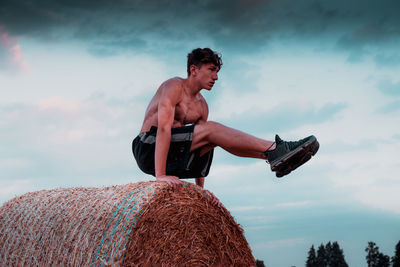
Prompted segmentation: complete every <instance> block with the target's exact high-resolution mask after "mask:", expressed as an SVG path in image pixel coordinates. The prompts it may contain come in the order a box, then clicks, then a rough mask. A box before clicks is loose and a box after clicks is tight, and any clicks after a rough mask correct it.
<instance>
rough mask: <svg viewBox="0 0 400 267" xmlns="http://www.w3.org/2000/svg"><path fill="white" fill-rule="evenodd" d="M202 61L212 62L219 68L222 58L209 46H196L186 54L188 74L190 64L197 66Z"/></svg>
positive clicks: (200, 64)
mask: <svg viewBox="0 0 400 267" xmlns="http://www.w3.org/2000/svg"><path fill="white" fill-rule="evenodd" d="M204 63H213V64H214V65H215V66H217V67H218V68H219V69H221V66H222V59H221V56H220V54H218V53H217V52H214V51H212V50H211V49H210V48H196V49H194V50H193V51H192V52H191V53H189V54H188V61H187V73H188V76H190V66H192V65H195V66H196V67H198V68H201V66H202V65H203V64H204Z"/></svg>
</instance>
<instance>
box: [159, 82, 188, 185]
mask: <svg viewBox="0 0 400 267" xmlns="http://www.w3.org/2000/svg"><path fill="white" fill-rule="evenodd" d="M161 86H162V88H161V90H162V92H161V97H160V101H159V104H158V112H157V113H158V114H157V115H158V125H157V127H158V128H157V137H156V148H155V155H154V157H155V159H154V160H155V172H156V173H155V174H156V179H157V180H160V181H167V182H168V183H169V184H170V185H172V186H173V185H177V184H180V183H181V181H180V180H179V178H178V177H176V176H167V175H166V166H167V156H168V150H169V146H170V142H171V127H172V124H173V122H174V117H175V106H176V105H177V103H179V101H180V97H181V92H182V91H181V87H180V84H179V83H178V82H177V81H174V80H169V81H167V82H165V83H164V84H163V85H161Z"/></svg>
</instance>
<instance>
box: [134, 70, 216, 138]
mask: <svg viewBox="0 0 400 267" xmlns="http://www.w3.org/2000/svg"><path fill="white" fill-rule="evenodd" d="M171 84H172V86H173V88H172V90H176V92H177V93H178V94H179V101H178V103H177V104H176V105H175V114H174V122H173V124H172V127H173V128H175V127H181V126H184V125H186V124H191V123H194V124H197V123H202V122H203V121H206V120H207V116H208V106H207V103H206V101H205V99H204V98H203V96H202V95H201V94H200V92H199V93H197V94H196V95H195V96H192V95H190V94H188V93H187V91H186V90H185V80H184V79H182V78H178V77H176V78H172V79H170V80H168V81H166V82H164V83H163V84H162V85H161V86H160V87H159V88H158V90H157V92H156V94H155V95H154V96H153V98H152V99H151V101H150V104H149V105H148V107H147V109H146V113H145V117H144V121H143V125H142V129H141V130H140V132H141V133H143V132H147V131H149V130H150V128H151V126H156V127H157V126H158V106H159V103H160V101H161V100H162V94H163V90H166V89H167V88H166V87H167V86H171ZM170 90H171V88H170Z"/></svg>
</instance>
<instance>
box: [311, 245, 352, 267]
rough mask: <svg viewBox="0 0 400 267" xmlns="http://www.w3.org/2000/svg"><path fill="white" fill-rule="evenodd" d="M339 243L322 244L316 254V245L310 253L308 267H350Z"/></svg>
mask: <svg viewBox="0 0 400 267" xmlns="http://www.w3.org/2000/svg"><path fill="white" fill-rule="evenodd" d="M348 266H349V265H348V264H347V263H346V260H345V259H344V255H343V250H342V249H340V246H339V244H338V242H336V241H335V242H333V243H331V242H328V244H326V245H325V246H324V244H321V245H320V246H319V247H318V251H317V253H315V249H314V245H312V246H311V248H310V250H309V251H308V258H307V261H306V267H348Z"/></svg>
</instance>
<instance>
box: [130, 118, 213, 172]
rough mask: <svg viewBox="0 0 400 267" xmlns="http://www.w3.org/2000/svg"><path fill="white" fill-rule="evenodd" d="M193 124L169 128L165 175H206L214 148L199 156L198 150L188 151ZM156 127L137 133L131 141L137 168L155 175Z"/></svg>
mask: <svg viewBox="0 0 400 267" xmlns="http://www.w3.org/2000/svg"><path fill="white" fill-rule="evenodd" d="M194 127H195V125H194V124H192V125H188V126H183V127H177V128H172V129H171V144H170V147H169V151H168V156H167V168H166V175H174V176H178V177H179V178H198V177H206V176H207V175H208V173H209V171H210V167H211V162H212V158H213V154H214V149H212V150H210V151H209V152H207V153H205V154H204V155H202V156H200V150H195V151H193V152H190V147H191V145H192V137H193V131H194ZM156 135H157V127H155V126H152V127H151V129H150V131H148V132H145V133H141V134H139V135H138V136H137V137H136V138H135V139H134V140H133V142H132V151H133V155H134V157H135V159H136V162H137V164H138V166H139V168H140V169H141V170H142V171H143V172H144V173H147V174H151V175H153V176H155V164H154V152H155V147H156Z"/></svg>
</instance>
